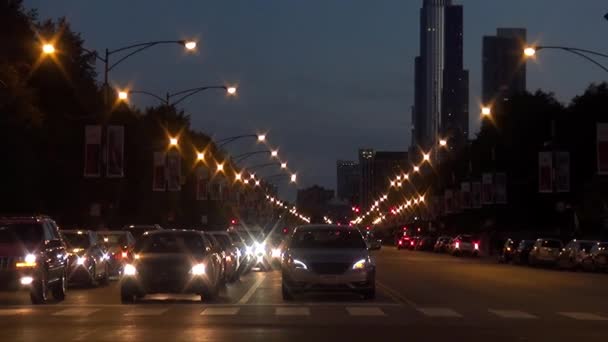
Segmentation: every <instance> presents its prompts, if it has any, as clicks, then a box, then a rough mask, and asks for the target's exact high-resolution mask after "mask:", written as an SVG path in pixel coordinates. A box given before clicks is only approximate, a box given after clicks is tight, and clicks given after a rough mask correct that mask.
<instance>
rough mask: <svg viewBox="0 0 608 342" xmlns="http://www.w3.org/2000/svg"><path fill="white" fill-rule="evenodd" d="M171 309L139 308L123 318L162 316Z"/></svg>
mask: <svg viewBox="0 0 608 342" xmlns="http://www.w3.org/2000/svg"><path fill="white" fill-rule="evenodd" d="M167 310H169V309H160V308H159V309H152V308H137V309H133V310H131V311H129V312H127V313H125V314H124V315H123V316H160V315H162V314H164V313H165V312H167Z"/></svg>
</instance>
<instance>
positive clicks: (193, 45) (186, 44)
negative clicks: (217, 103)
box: [184, 40, 197, 51]
mask: <svg viewBox="0 0 608 342" xmlns="http://www.w3.org/2000/svg"><path fill="white" fill-rule="evenodd" d="M196 45H197V44H196V42H195V41H193V40H189V41H186V42H184V47H185V48H186V50H188V51H194V50H196Z"/></svg>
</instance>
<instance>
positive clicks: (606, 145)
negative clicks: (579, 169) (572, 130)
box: [597, 123, 608, 175]
mask: <svg viewBox="0 0 608 342" xmlns="http://www.w3.org/2000/svg"><path fill="white" fill-rule="evenodd" d="M597 173H598V174H599V175H608V123H598V124H597Z"/></svg>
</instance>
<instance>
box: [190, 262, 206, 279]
mask: <svg viewBox="0 0 608 342" xmlns="http://www.w3.org/2000/svg"><path fill="white" fill-rule="evenodd" d="M190 273H192V275H195V276H201V275H204V274H205V265H203V264H196V265H194V266H192V270H190Z"/></svg>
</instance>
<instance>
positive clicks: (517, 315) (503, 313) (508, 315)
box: [488, 309, 538, 319]
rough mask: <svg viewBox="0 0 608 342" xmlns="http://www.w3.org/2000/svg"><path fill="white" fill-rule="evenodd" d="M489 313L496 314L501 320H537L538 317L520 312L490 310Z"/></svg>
mask: <svg viewBox="0 0 608 342" xmlns="http://www.w3.org/2000/svg"><path fill="white" fill-rule="evenodd" d="M488 311H489V312H491V313H493V314H495V315H496V316H498V317H500V318H512V319H536V318H538V317H536V316H534V315H532V314H529V313H527V312H524V311H519V310H493V309H489V310H488Z"/></svg>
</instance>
